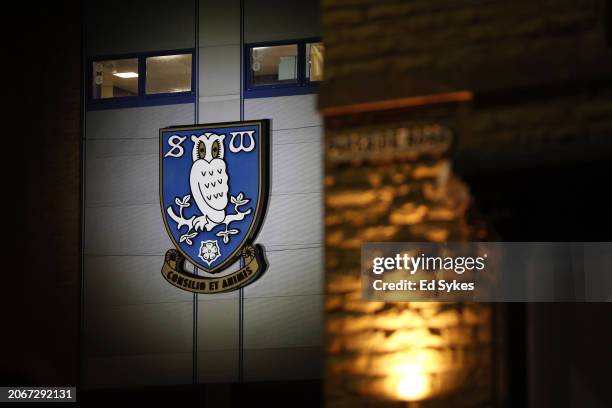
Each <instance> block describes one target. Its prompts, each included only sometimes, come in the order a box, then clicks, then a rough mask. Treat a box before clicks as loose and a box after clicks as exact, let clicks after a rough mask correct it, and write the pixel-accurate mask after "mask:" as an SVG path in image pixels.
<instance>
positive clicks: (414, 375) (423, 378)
mask: <svg viewBox="0 0 612 408" xmlns="http://www.w3.org/2000/svg"><path fill="white" fill-rule="evenodd" d="M394 371H395V372H396V373H397V374H398V375H397V376H393V377H395V379H396V381H395V382H396V384H395V389H394V390H393V391H394V393H395V395H396V397H397V398H398V399H401V400H405V401H419V400H422V399H424V398H425V397H427V396H428V395H429V393H430V382H429V376H428V375H427V373H425V372H424V371H423V370H422V369H421V367H419V366H418V365H416V364H403V365H400V366H397V367H396V368H395V370H394Z"/></svg>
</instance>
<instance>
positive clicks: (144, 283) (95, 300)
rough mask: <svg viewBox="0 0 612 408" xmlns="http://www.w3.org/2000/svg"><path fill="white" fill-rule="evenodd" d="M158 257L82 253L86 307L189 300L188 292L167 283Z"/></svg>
mask: <svg viewBox="0 0 612 408" xmlns="http://www.w3.org/2000/svg"><path fill="white" fill-rule="evenodd" d="M163 261H164V257H163V256H162V255H160V256H91V255H86V256H85V270H86V272H87V273H86V275H85V279H84V286H85V292H84V296H85V300H86V301H87V305H88V306H112V305H131V304H139V303H168V302H189V301H191V300H192V299H193V296H192V294H191V293H189V292H186V291H184V290H180V289H178V288H176V287H174V286H172V285H170V284H169V283H168V282H166V280H165V279H164V277H163V276H162V274H161V267H162V264H163Z"/></svg>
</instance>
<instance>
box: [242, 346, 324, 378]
mask: <svg viewBox="0 0 612 408" xmlns="http://www.w3.org/2000/svg"><path fill="white" fill-rule="evenodd" d="M244 365H245V369H244V379H245V381H291V380H309V379H318V378H321V377H322V376H323V350H322V349H321V348H320V347H291V348H280V349H253V350H249V349H247V350H245V351H244Z"/></svg>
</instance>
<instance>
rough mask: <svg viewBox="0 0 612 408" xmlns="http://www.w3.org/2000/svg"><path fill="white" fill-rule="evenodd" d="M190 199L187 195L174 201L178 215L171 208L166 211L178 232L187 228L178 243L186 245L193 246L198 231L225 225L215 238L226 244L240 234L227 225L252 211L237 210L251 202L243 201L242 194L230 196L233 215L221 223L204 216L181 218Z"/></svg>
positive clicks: (229, 215)
mask: <svg viewBox="0 0 612 408" xmlns="http://www.w3.org/2000/svg"><path fill="white" fill-rule="evenodd" d="M190 199H191V195H189V194H188V195H186V196H185V197H183V199H182V200H181V199H179V198H178V197H177V198H176V199H175V200H174V202H175V203H176V205H178V207H179V214H178V215H176V213H175V212H174V209H173V208H172V206H170V207H168V208H167V210H166V211H167V213H168V216H169V217H170V218H172V220H173V221H174V222H176V224H177V225H176V228H177V229H178V230H180V229H181V228H183V227H185V226H186V227H187V232H185V233H184V234H182V235H181V237H180V238H179V242H185V243H187V244H188V245H192V244H193V242H192V241H191V239H192V238H194V237H196V236H197V235H198V234H199V232H198V231H204V230H206V231H211V230H212V229H213V228H215V227H216V226H218V225H225V230H223V231H219V232H218V233H217V234H216V236H218V237H223V242H224V243H225V244H227V243H228V242H229V241H230V236H231V235H235V234H238V233H239V232H240V231H239V230H237V229H228V228H229V225H230V224H231V223H232V222H234V221H242V220H243V219H244V217H246V216H247V215H249V214H250V213H251V211H252V210H251V209H250V208H249V209H248V210H246V211H240V208H239V207H240V206H243V205H245V204H248V203H249V202H250V201H251V200H249V199H245V198H244V194H242V193H240V194H238V195H237V196H236V197H233V196H232V197H231V199H230V200H231V202H232V204H234V211H235V213H234V214H228V215H226V216H225V219H224V220H223V222H220V223H216V222H214V221H211V220H210V219H209V218H208V217H206V214H204V215H203V217H196V216H195V215H193V216H191V217H190V218H185V217H183V209H184V208H186V207H189V206H190V205H191V204H190V203H189V200H190ZM201 218H204V220H201Z"/></svg>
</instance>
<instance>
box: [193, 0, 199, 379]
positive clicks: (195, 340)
mask: <svg viewBox="0 0 612 408" xmlns="http://www.w3.org/2000/svg"><path fill="white" fill-rule="evenodd" d="M194 15H195V21H194V48H195V50H194V59H195V61H194V63H193V64H192V66H194V67H195V72H192V74H191V75H193V80H194V84H195V86H194V87H195V89H194V92H195V94H196V97H195V100H194V102H193V107H194V123H199V122H200V117H199V116H200V112H199V104H200V81H199V79H200V78H199V77H200V38H199V36H200V0H195V13H194ZM195 273H196V275H197V273H198V268H195ZM192 330H193V333H192V336H193V338H192V341H193V345H192V348H193V351H192V354H193V356H192V358H193V361H192V374H191V375H192V383H193V384H194V385H196V384H197V383H198V294H197V293H196V292H194V293H193V327H192Z"/></svg>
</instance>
